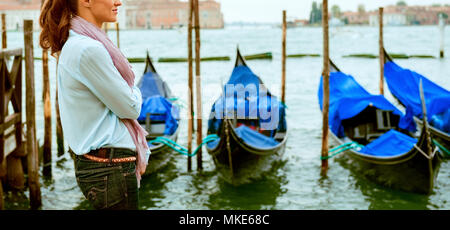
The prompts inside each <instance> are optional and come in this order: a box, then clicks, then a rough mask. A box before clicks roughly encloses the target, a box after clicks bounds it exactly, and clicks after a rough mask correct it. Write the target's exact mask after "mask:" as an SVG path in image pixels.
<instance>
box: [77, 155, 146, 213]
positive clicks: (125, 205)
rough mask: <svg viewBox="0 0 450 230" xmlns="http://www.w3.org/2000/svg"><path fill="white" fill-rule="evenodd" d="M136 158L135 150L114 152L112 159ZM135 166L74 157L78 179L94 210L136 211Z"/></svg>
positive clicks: (137, 200) (134, 164)
mask: <svg viewBox="0 0 450 230" xmlns="http://www.w3.org/2000/svg"><path fill="white" fill-rule="evenodd" d="M130 156H136V152H134V151H132V150H115V151H114V153H113V156H112V158H123V157H130ZM135 173H136V162H124V163H100V162H95V161H91V160H89V159H87V158H85V157H84V156H76V157H75V176H76V178H77V183H78V186H79V187H80V189H81V191H82V192H83V195H84V196H85V197H86V199H87V200H88V201H89V203H90V204H91V205H92V206H93V207H94V208H95V209H111V210H137V209H138V203H139V190H138V187H137V179H136V174H135Z"/></svg>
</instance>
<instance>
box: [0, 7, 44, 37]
mask: <svg viewBox="0 0 450 230" xmlns="http://www.w3.org/2000/svg"><path fill="white" fill-rule="evenodd" d="M40 12H41V0H0V14H2V13H5V14H6V30H22V29H23V20H25V19H31V20H33V29H34V30H38V29H39V28H40V26H39V15H40Z"/></svg>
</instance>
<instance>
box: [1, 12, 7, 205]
mask: <svg viewBox="0 0 450 230" xmlns="http://www.w3.org/2000/svg"><path fill="white" fill-rule="evenodd" d="M2 48H3V49H6V15H5V14H4V13H2ZM0 74H1V73H0ZM0 155H1V157H2V159H0V210H3V208H4V204H3V183H2V180H3V179H5V176H6V162H5V161H4V160H3V153H0Z"/></svg>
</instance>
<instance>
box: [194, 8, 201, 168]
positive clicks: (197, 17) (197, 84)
mask: <svg viewBox="0 0 450 230" xmlns="http://www.w3.org/2000/svg"><path fill="white" fill-rule="evenodd" d="M194 2H195V4H194V6H195V8H194V15H195V89H196V104H197V138H196V139H197V146H198V147H199V148H198V152H197V170H198V171H201V170H202V169H203V165H202V147H201V146H202V139H203V138H202V136H203V135H202V120H203V119H202V91H201V90H202V86H201V77H200V13H199V11H200V9H199V7H200V6H199V1H198V0H194Z"/></svg>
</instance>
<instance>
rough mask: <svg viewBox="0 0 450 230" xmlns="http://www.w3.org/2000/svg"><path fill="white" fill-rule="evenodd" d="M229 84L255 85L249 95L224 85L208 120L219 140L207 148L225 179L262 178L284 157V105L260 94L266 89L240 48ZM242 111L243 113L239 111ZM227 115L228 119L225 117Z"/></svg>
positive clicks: (245, 181) (285, 129) (285, 131)
mask: <svg viewBox="0 0 450 230" xmlns="http://www.w3.org/2000/svg"><path fill="white" fill-rule="evenodd" d="M227 85H232V86H236V87H238V86H242V87H243V88H245V89H250V88H252V87H254V89H255V91H253V93H252V92H248V95H246V93H244V94H239V93H236V92H234V93H233V92H226V89H227V87H225V86H224V89H225V91H224V92H225V95H222V96H221V97H220V98H219V99H218V100H217V101H216V102H215V103H214V105H213V106H212V109H211V115H210V119H209V121H208V135H212V134H216V135H217V136H219V139H217V140H215V141H212V142H209V143H208V144H207V145H206V149H207V150H208V153H209V154H210V155H211V156H212V158H213V160H214V163H215V165H216V168H217V170H218V171H219V172H220V175H221V176H222V178H224V179H225V181H227V182H229V183H231V184H234V185H238V184H243V183H247V182H249V181H251V180H253V179H258V178H260V177H261V176H262V174H263V173H264V172H267V171H269V170H270V169H271V168H272V164H273V163H274V162H275V161H277V160H280V159H281V157H282V155H283V153H284V149H285V146H286V140H287V127H286V120H285V108H284V105H283V104H282V103H281V102H280V101H278V99H277V98H276V97H275V96H273V95H271V94H270V92H268V91H267V93H264V94H259V93H260V91H259V90H261V89H260V88H259V86H262V87H263V88H264V89H265V86H264V85H263V82H262V81H261V79H260V78H259V77H258V76H256V75H255V74H254V73H253V72H252V71H251V70H250V68H249V67H248V66H247V64H246V62H245V59H244V58H243V57H242V56H241V54H240V52H239V50H237V56H236V63H235V67H234V70H233V73H232V74H231V77H230V79H229V80H228V82H227ZM229 93H231V95H229ZM264 97H265V98H264ZM264 101H267V103H266V104H265V103H264ZM241 109H243V110H241ZM240 110H241V111H243V113H244V114H240V112H239V111H240ZM261 110H262V111H261ZM267 110H269V111H270V112H267ZM271 112H275V113H274V114H276V116H274V115H273V114H272V115H271ZM230 113H231V114H230ZM250 114H253V115H254V117H251V115H250ZM217 115H219V117H217ZM227 115H229V118H227V119H223V118H226V117H224V116H227ZM267 115H269V116H268V117H267ZM275 118H278V119H275ZM267 122H274V123H273V124H272V125H271V127H264V124H265V123H267Z"/></svg>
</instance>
